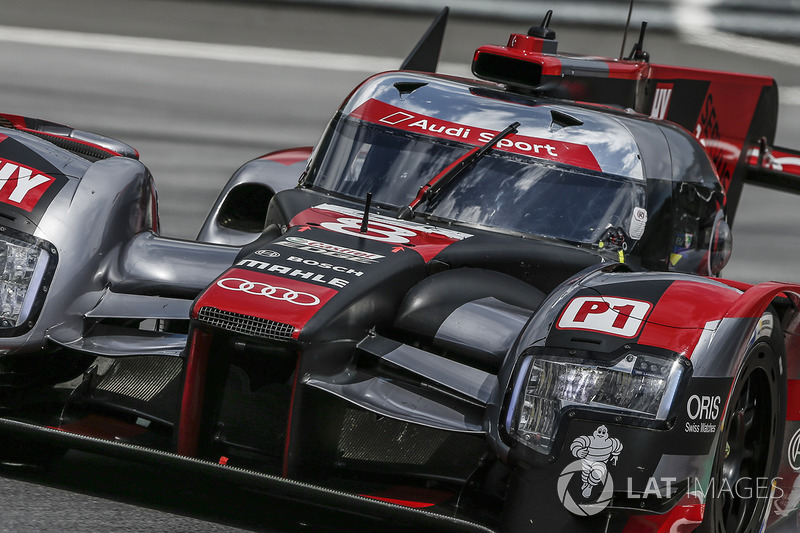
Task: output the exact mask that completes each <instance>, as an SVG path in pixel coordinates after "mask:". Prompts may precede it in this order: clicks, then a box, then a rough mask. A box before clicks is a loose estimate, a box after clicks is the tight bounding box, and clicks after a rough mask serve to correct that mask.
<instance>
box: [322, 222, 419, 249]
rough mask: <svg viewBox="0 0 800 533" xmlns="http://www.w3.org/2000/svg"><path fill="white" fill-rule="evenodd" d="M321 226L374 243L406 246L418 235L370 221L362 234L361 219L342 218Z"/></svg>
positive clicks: (407, 230)
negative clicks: (410, 238) (409, 238)
mask: <svg viewBox="0 0 800 533" xmlns="http://www.w3.org/2000/svg"><path fill="white" fill-rule="evenodd" d="M321 226H322V227H323V228H325V229H327V230H330V231H335V232H337V233H345V234H351V235H358V236H359V237H364V238H365V239H371V240H373V241H381V242H388V243H391V244H406V243H408V242H409V240H408V237H416V236H417V234H416V233H414V232H413V231H411V230H409V229H405V228H400V227H397V226H393V225H391V224H384V223H383V222H373V221H371V220H370V221H369V225H368V226H367V232H366V233H361V219H358V218H348V217H342V218H338V219H336V222H323V223H322V224H321Z"/></svg>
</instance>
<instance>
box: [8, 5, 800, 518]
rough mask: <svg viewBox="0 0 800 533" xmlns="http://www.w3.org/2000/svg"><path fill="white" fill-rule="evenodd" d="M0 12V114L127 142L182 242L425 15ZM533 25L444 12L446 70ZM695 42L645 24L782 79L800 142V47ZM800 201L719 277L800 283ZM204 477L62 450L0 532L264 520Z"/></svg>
mask: <svg viewBox="0 0 800 533" xmlns="http://www.w3.org/2000/svg"><path fill="white" fill-rule="evenodd" d="M3 4H4V5H3V10H2V17H0V25H2V26H3V27H2V28H0V98H1V99H2V100H1V101H2V106H0V108H1V109H2V110H3V111H4V112H8V113H14V114H20V115H27V116H34V117H40V118H46V119H49V120H53V121H56V122H62V123H66V124H70V125H71V126H73V127H76V128H79V129H84V130H89V131H96V132H99V133H103V134H106V135H109V136H112V137H116V138H119V139H121V140H123V141H125V142H127V143H129V144H131V145H133V146H135V147H136V148H137V149H138V150H139V152H140V153H141V159H142V161H143V162H144V163H145V164H147V165H148V167H149V168H150V169H151V171H152V173H153V174H154V176H155V177H156V180H157V183H158V187H159V196H160V209H161V215H162V225H163V231H164V233H165V234H166V235H170V236H175V237H178V238H186V239H191V238H193V237H194V236H195V235H196V233H197V231H198V229H199V227H200V225H201V223H202V221H203V220H204V218H205V215H206V212H207V210H208V209H209V207H210V206H211V205H212V203H213V201H214V199H215V197H216V193H217V191H218V190H219V189H220V188H221V187H222V186H223V185H224V184H225V182H226V180H227V179H228V177H229V176H230V174H231V173H232V172H233V171H234V170H235V169H236V168H237V167H238V166H239V165H240V164H241V163H243V162H245V161H247V160H248V159H251V158H253V157H257V156H259V155H261V154H263V153H266V152H269V151H271V150H276V149H281V148H286V147H292V146H310V145H313V144H314V143H315V142H316V141H317V140H318V138H319V135H320V134H321V132H322V129H323V127H324V125H325V123H326V121H327V120H328V119H329V118H330V116H331V114H332V113H333V112H334V110H335V109H336V107H337V106H338V105H339V104H340V103H341V101H342V99H343V98H344V97H345V96H347V94H348V92H349V90H350V89H351V88H352V87H353V86H354V85H355V84H356V83H358V82H359V81H360V80H362V79H363V78H365V77H366V76H367V75H368V74H369V73H370V72H371V71H375V70H380V69H390V68H393V67H396V66H397V65H399V63H400V61H401V58H402V57H404V56H405V55H406V54H407V53H408V51H410V49H411V48H412V46H413V43H414V42H415V41H416V39H417V38H418V36H419V35H420V34H421V33H422V31H423V30H424V29H425V28H426V27H427V24H428V18H427V17H417V16H412V15H408V14H402V15H401V14H393V15H389V16H387V15H381V14H376V13H374V12H373V13H358V12H344V11H337V10H328V9H322V8H314V9H309V8H292V7H287V6H282V7H276V6H269V5H262V4H256V3H244V4H232V3H222V2H208V3H203V2H189V1H180V0H178V1H162V0H139V1H137V2H129V1H121V0H96V1H89V0H72V1H70V2H63V1H61V0H4V2H3ZM624 15H625V13H621V14H620V31H617V32H612V31H609V30H594V31H593V30H589V29H586V28H567V27H561V26H559V25H558V24H557V22H556V21H557V14H556V17H555V18H554V23H555V27H556V30H557V32H558V39H559V43H560V48H561V49H562V50H565V51H574V52H589V53H597V54H601V55H610V56H616V55H617V54H618V53H619V48H620V42H621V27H622V22H623V21H624ZM634 20H635V15H634ZM528 25H530V22H529V21H520V22H519V23H509V22H505V23H496V22H495V23H490V22H481V21H478V20H454V21H452V22H451V25H450V27H449V30H448V34H447V38H446V42H445V47H444V51H443V55H442V61H443V64H444V66H443V70H445V71H447V72H451V73H455V74H466V73H467V62H468V61H469V60H470V59H471V54H472V51H473V50H474V48H475V47H477V46H479V45H482V44H489V43H500V44H502V43H504V42H505V40H506V38H507V35H508V34H509V33H510V32H512V31H518V32H522V31H524V30H526V29H527V26H528ZM65 32H69V33H65ZM98 34H102V35H103V36H101V37H98V36H97V35H98ZM632 38H633V35H632V36H631V39H632ZM703 38H704V37H703V35H700V34H695V35H693V36H692V35H689V36H676V35H665V34H652V35H650V36H648V38H647V41H646V49H647V50H648V51H649V52H650V53H651V56H652V58H653V60H654V61H657V62H659V63H667V64H669V63H673V64H680V65H689V66H697V67H707V68H716V69H721V70H733V71H741V72H749V73H753V74H764V75H771V76H774V77H775V78H776V79H777V80H778V84H779V86H782V87H786V88H788V91H787V93H786V94H787V95H788V97H785V98H783V100H782V102H784V103H783V104H782V108H781V118H780V124H779V131H778V138H777V143H778V144H779V145H784V146H789V147H800V99H798V98H797V97H796V93H797V91H796V90H794V89H793V88H795V87H800V68H798V65H797V64H796V63H793V62H792V59H791V58H792V57H800V52H798V54H797V55H795V54H793V53H792V51H793V50H795V51H796V50H797V49H794V48H792V45H791V44H788V45H787V44H786V43H766V44H765V43H763V42H759V43H755V44H753V46H748V49H747V50H746V54H744V53H736V51H735V50H736V48H737V47H736V46H725V47H720V46H715V43H714V42H708V41H703ZM630 42H631V41H630V40H629V43H630ZM186 43H190V44H186ZM751 44H752V43H751ZM787 46H788V47H789V48H786V47H787ZM782 47H783V48H782ZM720 48H722V49H720ZM779 50H782V51H783V52H786V54H783V53H781V54H779V53H777V51H779ZM799 207H800V198H798V197H793V196H790V195H785V194H779V193H773V192H770V191H766V190H763V189H758V188H754V187H746V188H745V192H744V196H743V200H742V204H741V206H740V211H739V213H738V214H737V218H736V223H735V227H734V235H735V238H734V256H733V259H732V261H731V263H730V265H729V267H728V268H727V269H726V271H725V275H726V276H728V277H732V278H735V279H742V280H746V281H751V282H755V281H764V280H769V279H783V280H792V281H800V269H799V268H797V266H796V265H797V264H798V260H799V259H800V231H798V228H800V209H799ZM89 223H90V221H87V224H89ZM76 231H80V228H76ZM190 487H191V490H190ZM199 487H201V485H195V484H194V482H193V481H189V482H187V480H185V479H164V478H163V477H159V475H158V472H152V471H149V470H148V469H142V468H136V467H135V466H133V465H129V464H125V463H121V462H119V461H111V460H107V459H101V458H96V457H93V456H88V455H84V454H78V453H74V452H71V453H70V454H68V456H67V458H66V461H64V462H63V463H61V464H59V466H58V467H56V469H55V471H54V472H52V473H50V474H40V473H29V472H26V471H18V470H11V471H3V472H0V531H63V530H69V531H72V532H75V533H77V532H84V531H86V532H88V531H198V532H199V531H236V530H239V529H237V528H240V529H241V528H245V529H257V528H258V527H259V526H258V524H259V523H261V524H265V523H269V521H270V517H269V516H262V515H261V514H259V510H258V509H259V507H258V500H257V498H255V499H253V498H250V497H249V496H247V495H239V496H234V497H233V498H234V500H235V502H236V504H235V505H231V503H230V502H227V501H226V504H225V505H222V504H220V503H219V502H221V501H223V500H221V499H219V498H221V496H219V495H217V494H215V493H214V491H213V490H211V489H210V488H208V487H206V489H207V490H205V489H200V488H199ZM251 500H252V501H251ZM215 502H216V503H215ZM240 504H241V507H240ZM248 504H252V505H251V506H252V507H253V508H252V509H250V510H247V509H245V507H246V505H248ZM226 505H227V508H226Z"/></svg>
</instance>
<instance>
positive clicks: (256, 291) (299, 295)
mask: <svg viewBox="0 0 800 533" xmlns="http://www.w3.org/2000/svg"><path fill="white" fill-rule="evenodd" d="M217 285H219V286H220V287H222V288H223V289H228V290H229V291H242V292H246V293H247V294H253V295H255V296H266V297H267V298H272V299H273V300H282V301H284V302H289V303H292V304H295V305H305V306H308V305H319V303H320V299H319V298H317V297H316V296H314V295H313V294H309V293H307V292H299V291H293V290H292V289H286V288H284V287H275V286H274V285H270V284H269V283H260V282H256V281H249V280H246V279H242V278H225V279H221V280H219V281H218V282H217Z"/></svg>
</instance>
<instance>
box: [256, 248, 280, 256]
mask: <svg viewBox="0 0 800 533" xmlns="http://www.w3.org/2000/svg"><path fill="white" fill-rule="evenodd" d="M256 255H260V256H261V257H280V256H281V254H279V253H278V252H273V251H272V250H256Z"/></svg>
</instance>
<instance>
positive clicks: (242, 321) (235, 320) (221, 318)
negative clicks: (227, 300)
mask: <svg viewBox="0 0 800 533" xmlns="http://www.w3.org/2000/svg"><path fill="white" fill-rule="evenodd" d="M197 319H198V320H200V321H201V322H205V323H206V324H208V325H209V326H213V327H215V328H221V329H224V330H227V331H232V332H235V333H241V334H243V335H249V336H251V337H258V338H261V339H269V340H289V339H291V338H292V333H294V326H291V325H289V324H283V323H281V322H275V321H274V320H267V319H265V318H256V317H252V316H247V315H242V314H239V313H232V312H230V311H223V310H222V309H217V308H215V307H201V308H200V312H199V313H198V315H197Z"/></svg>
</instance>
